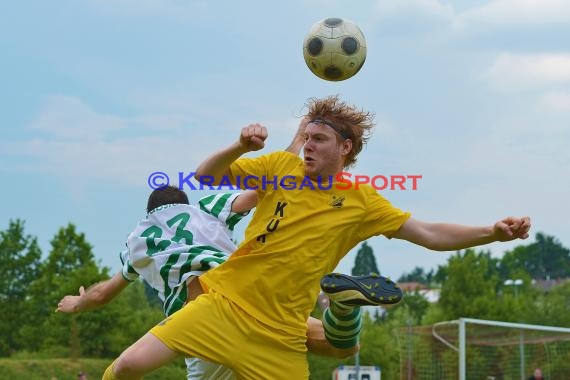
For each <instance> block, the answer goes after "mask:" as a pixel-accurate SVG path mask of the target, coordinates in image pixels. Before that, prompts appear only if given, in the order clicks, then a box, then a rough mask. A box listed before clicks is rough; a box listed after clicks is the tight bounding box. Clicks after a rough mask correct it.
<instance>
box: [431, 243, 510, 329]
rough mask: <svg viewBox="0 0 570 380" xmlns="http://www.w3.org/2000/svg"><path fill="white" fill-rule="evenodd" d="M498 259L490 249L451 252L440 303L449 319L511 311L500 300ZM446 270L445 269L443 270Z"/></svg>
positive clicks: (492, 316) (495, 315)
mask: <svg viewBox="0 0 570 380" xmlns="http://www.w3.org/2000/svg"><path fill="white" fill-rule="evenodd" d="M497 261H498V260H497V259H493V258H492V257H491V254H490V252H479V253H477V252H475V251H474V250H473V249H467V250H466V251H465V252H464V253H461V252H458V253H457V254H455V255H453V256H451V257H450V258H449V261H448V267H447V270H446V271H445V272H446V273H447V279H446V281H445V282H444V283H443V284H442V288H441V297H440V299H439V305H440V306H441V308H442V310H443V314H444V317H445V318H446V319H457V318H461V317H470V318H481V319H500V320H507V319H505V314H506V315H508V314H509V313H508V312H507V310H505V308H504V307H502V306H501V305H502V303H501V302H500V301H498V300H497V297H496V293H497V290H498V289H499V287H500V281H499V275H498V272H497ZM441 271H442V272H443V270H441Z"/></svg>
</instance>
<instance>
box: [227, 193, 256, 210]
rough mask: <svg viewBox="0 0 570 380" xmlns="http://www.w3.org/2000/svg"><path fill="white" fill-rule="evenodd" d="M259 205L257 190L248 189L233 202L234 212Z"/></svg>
mask: <svg viewBox="0 0 570 380" xmlns="http://www.w3.org/2000/svg"><path fill="white" fill-rule="evenodd" d="M256 205H257V193H256V192H255V190H248V191H245V192H243V193H241V194H240V195H238V196H237V197H236V199H234V201H233V203H232V212H236V213H239V214H241V213H244V212H248V211H249V210H251V209H252V208H254V207H255V206H256Z"/></svg>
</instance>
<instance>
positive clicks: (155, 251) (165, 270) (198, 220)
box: [121, 193, 245, 315]
mask: <svg viewBox="0 0 570 380" xmlns="http://www.w3.org/2000/svg"><path fill="white" fill-rule="evenodd" d="M238 195H239V193H233V194H232V193H223V194H214V195H210V196H207V197H204V198H202V199H200V201H199V202H198V206H194V205H185V204H169V205H164V206H161V207H158V208H156V209H155V210H153V211H151V212H150V213H149V214H148V215H147V216H146V217H145V218H144V219H143V220H141V221H140V222H139V224H138V225H137V226H136V228H135V229H134V230H133V232H131V233H130V235H129V237H128V239H127V249H126V250H125V251H123V252H121V261H122V262H123V269H122V273H123V277H124V278H125V279H126V280H127V281H134V280H136V279H137V278H138V276H142V278H143V279H144V280H146V282H148V284H149V285H150V286H151V287H152V288H153V289H154V290H156V291H157V292H158V296H159V297H160V299H161V300H162V302H163V311H164V313H165V314H166V315H170V314H172V313H174V312H175V311H177V310H178V309H180V308H181V307H182V306H183V305H184V302H185V301H186V296H187V288H186V280H187V279H188V277H190V276H199V275H201V274H202V273H204V272H205V271H207V270H209V269H212V268H215V267H216V266H218V265H220V264H222V263H223V262H225V261H226V259H227V258H228V256H229V255H230V254H231V253H232V252H233V251H234V250H235V249H236V246H235V244H234V242H233V241H232V240H231V234H232V231H233V228H234V226H235V225H236V223H237V222H239V221H240V220H241V219H242V218H243V217H244V216H245V214H237V213H234V212H232V211H231V205H232V202H233V201H234V199H235V198H236V197H237V196H238Z"/></svg>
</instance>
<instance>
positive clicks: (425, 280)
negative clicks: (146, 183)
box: [398, 267, 434, 285]
mask: <svg viewBox="0 0 570 380" xmlns="http://www.w3.org/2000/svg"><path fill="white" fill-rule="evenodd" d="M433 279H434V274H433V269H432V270H430V271H429V272H427V273H426V272H425V271H424V268H420V267H415V268H414V269H413V270H412V271H411V272H410V273H404V274H403V275H401V276H400V278H399V279H398V282H419V283H420V284H424V285H429V284H431V283H432V281H433Z"/></svg>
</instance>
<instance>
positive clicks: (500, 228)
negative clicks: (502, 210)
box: [493, 216, 531, 241]
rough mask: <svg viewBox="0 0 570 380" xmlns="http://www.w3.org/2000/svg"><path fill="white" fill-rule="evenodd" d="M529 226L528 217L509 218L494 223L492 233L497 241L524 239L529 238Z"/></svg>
mask: <svg viewBox="0 0 570 380" xmlns="http://www.w3.org/2000/svg"><path fill="white" fill-rule="evenodd" d="M530 226H531V224H530V218H529V217H528V216H525V217H522V218H515V217H513V216H510V217H508V218H505V219H503V220H500V221H498V222H497V223H495V225H494V226H493V233H494V235H495V238H496V240H497V241H511V240H515V239H526V238H527V237H528V236H529V234H528V231H529V230H530Z"/></svg>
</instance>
